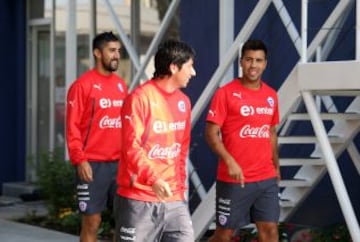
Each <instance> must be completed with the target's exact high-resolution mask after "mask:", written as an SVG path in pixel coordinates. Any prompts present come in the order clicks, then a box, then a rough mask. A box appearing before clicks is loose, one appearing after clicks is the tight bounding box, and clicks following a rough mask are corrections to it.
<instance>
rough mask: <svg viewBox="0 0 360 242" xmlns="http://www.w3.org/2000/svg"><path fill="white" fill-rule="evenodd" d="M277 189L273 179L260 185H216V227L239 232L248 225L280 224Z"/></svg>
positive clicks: (218, 183) (219, 183)
mask: <svg viewBox="0 0 360 242" xmlns="http://www.w3.org/2000/svg"><path fill="white" fill-rule="evenodd" d="M279 202H280V201H279V186H278V184H277V180H276V178H272V179H267V180H263V181H259V182H250V183H246V184H245V187H243V188H242V187H241V185H240V184H239V183H228V182H221V181H217V182H216V225H217V226H219V227H222V228H228V229H238V228H240V227H243V226H245V225H248V224H250V223H251V222H260V221H263V222H275V223H277V222H278V221H279V216H280V205H279Z"/></svg>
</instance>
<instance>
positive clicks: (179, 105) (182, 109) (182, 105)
mask: <svg viewBox="0 0 360 242" xmlns="http://www.w3.org/2000/svg"><path fill="white" fill-rule="evenodd" d="M178 109H179V110H180V111H181V112H183V113H185V111H186V107H185V102H184V101H183V100H180V101H179V102H178Z"/></svg>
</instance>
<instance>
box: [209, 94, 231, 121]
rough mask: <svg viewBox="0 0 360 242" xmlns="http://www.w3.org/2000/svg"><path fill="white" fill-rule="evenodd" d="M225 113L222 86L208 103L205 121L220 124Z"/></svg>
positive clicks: (224, 96) (224, 97)
mask: <svg viewBox="0 0 360 242" xmlns="http://www.w3.org/2000/svg"><path fill="white" fill-rule="evenodd" d="M226 113H227V105H226V95H225V91H224V89H223V88H220V89H218V90H217V91H216V92H215V94H214V96H213V98H212V100H211V103H210V108H209V112H208V114H207V117H206V121H210V122H212V123H215V124H217V125H219V126H222V124H223V122H224V120H225V117H226Z"/></svg>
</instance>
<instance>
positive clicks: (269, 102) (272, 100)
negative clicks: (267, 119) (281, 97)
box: [267, 97, 275, 107]
mask: <svg viewBox="0 0 360 242" xmlns="http://www.w3.org/2000/svg"><path fill="white" fill-rule="evenodd" d="M267 102H268V104H269V105H270V107H274V103H275V101H274V99H273V98H272V97H268V98H267Z"/></svg>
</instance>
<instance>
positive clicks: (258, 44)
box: [241, 39, 267, 59]
mask: <svg viewBox="0 0 360 242" xmlns="http://www.w3.org/2000/svg"><path fill="white" fill-rule="evenodd" d="M247 50H262V51H264V53H265V59H267V48H266V45H265V43H264V42H263V41H261V40H258V39H249V40H248V41H246V42H245V44H244V45H243V46H242V48H241V58H242V57H243V56H244V54H245V51H247Z"/></svg>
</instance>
